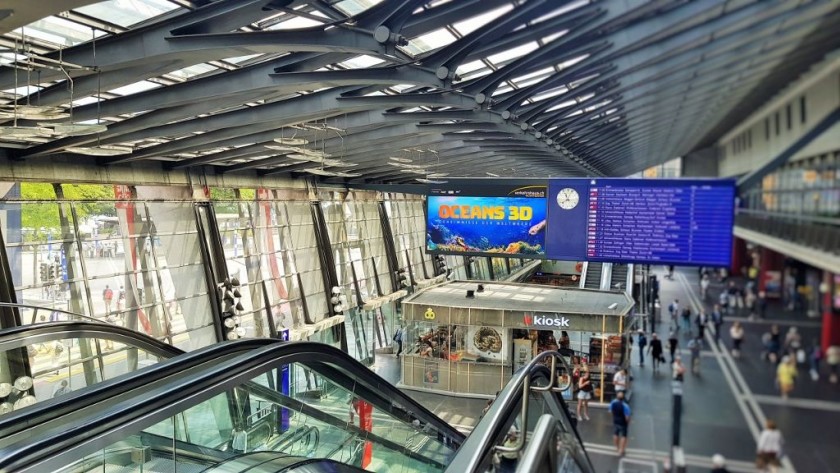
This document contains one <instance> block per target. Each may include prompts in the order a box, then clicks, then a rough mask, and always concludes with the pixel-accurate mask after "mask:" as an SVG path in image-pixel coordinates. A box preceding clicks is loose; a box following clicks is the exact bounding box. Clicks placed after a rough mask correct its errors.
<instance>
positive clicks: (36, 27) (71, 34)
mask: <svg viewBox="0 0 840 473" xmlns="http://www.w3.org/2000/svg"><path fill="white" fill-rule="evenodd" d="M18 31H19V30H18ZM23 34H24V35H26V36H30V37H32V38H37V39H39V40H41V41H46V42H47V43H52V44H55V45H58V46H75V45H77V44H81V43H84V42H86V41H90V40H91V39H92V35H91V29H90V27H88V26H82V25H80V24H78V23H75V22H73V21H69V20H65V19H64V18H59V17H57V16H48V17H46V18H43V19H40V20H38V21H36V22H34V23H30V24H28V25H26V26H25V27H24V28H23ZM94 34H96V36H97V37H100V36H103V35H105V34H106V33H105V32H104V31H100V30H94Z"/></svg>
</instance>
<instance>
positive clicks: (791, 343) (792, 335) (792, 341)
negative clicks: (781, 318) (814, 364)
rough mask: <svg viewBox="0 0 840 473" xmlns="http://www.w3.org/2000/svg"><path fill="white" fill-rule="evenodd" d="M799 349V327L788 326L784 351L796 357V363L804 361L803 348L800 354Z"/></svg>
mask: <svg viewBox="0 0 840 473" xmlns="http://www.w3.org/2000/svg"><path fill="white" fill-rule="evenodd" d="M800 350H802V335H800V334H799V329H797V328H796V327H790V328H789V329H788V331H787V334H786V335H785V352H786V353H788V354H790V355H791V356H793V357H794V358H796V361H797V362H798V363H802V362H804V361H805V352H804V350H803V352H802V354H800V353H799V351H800ZM800 360H801V361H800Z"/></svg>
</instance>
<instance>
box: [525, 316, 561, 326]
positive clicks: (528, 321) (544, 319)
mask: <svg viewBox="0 0 840 473" xmlns="http://www.w3.org/2000/svg"><path fill="white" fill-rule="evenodd" d="M523 321H524V322H525V325H526V326H528V327H554V328H569V318H568V317H560V316H550V315H537V314H534V315H532V314H525V317H524V318H523Z"/></svg>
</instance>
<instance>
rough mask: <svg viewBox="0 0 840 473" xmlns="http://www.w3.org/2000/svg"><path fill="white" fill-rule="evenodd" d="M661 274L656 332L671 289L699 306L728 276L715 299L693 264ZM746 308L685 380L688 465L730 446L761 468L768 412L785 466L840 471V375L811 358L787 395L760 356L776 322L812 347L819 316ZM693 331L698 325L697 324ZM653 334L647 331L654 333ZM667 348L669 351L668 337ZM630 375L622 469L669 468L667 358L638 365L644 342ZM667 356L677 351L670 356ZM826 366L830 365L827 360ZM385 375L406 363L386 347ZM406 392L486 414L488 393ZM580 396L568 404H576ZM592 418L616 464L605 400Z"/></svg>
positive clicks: (438, 408) (462, 421)
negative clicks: (758, 452) (736, 346)
mask: <svg viewBox="0 0 840 473" xmlns="http://www.w3.org/2000/svg"><path fill="white" fill-rule="evenodd" d="M656 274H657V275H658V277H659V280H660V300H661V301H662V307H663V314H662V315H661V321H660V322H659V323H658V324H657V327H656V329H657V333H658V334H659V335H660V337H661V338H663V339H664V340H667V338H668V331H669V326H670V323H669V320H668V319H669V316H668V314H667V309H665V308H666V307H667V305H668V304H669V303H670V302H671V301H673V300H674V299H679V300H680V305H681V307H686V305H687V304H691V305H690V307H691V308H692V313H693V314H696V313H697V309H698V308H699V307H700V304H703V306H704V307H705V309H706V310H710V309H711V305H712V304H713V302H712V301H716V300H717V296H718V294H719V292H720V291H721V290H723V289H724V287H725V286H724V283H718V282H716V281H713V282H712V285H711V287H710V289H709V300H708V301H706V302H703V301H701V300H700V295H699V292H700V291H699V274H698V272H697V271H696V270H695V269H693V268H685V269H678V270H677V271H676V272H675V276H674V279H673V280H668V279H665V278H664V277H663V275H664V271H660V272H657V273H656ZM745 315H746V314H739V313H735V314H731V315H727V316H726V317H725V320H726V323H724V326H723V330H722V335H721V342H720V345H719V347H716V348H714V349H713V347H712V346H711V344H710V342H711V337H707V339H706V340H705V342H704V347H703V351H702V355H701V369H700V374H699V376H694V375H691V374H688V375H687V376H686V380H685V383H684V397H683V417H682V427H681V444H682V446H683V449H684V452H685V454H686V463H687V471H688V472H689V473H700V472H708V471H710V470H711V456H712V455H714V454H715V453H720V454H722V455H724V456H725V457H726V459H727V468H728V469H729V471H731V472H733V473H735V472H754V471H756V469H755V467H754V460H755V443H756V439H757V436H758V433H759V431H760V429H761V426H762V425H763V420H764V419H765V418H770V419H774V420H775V421H776V422H777V423H778V424H779V427H780V429H781V431H782V434H783V435H784V438H785V452H786V454H787V458H788V462H787V465H788V467H789V468H788V469H787V470H786V471H788V472H790V471H796V472H799V473H812V472H813V473H826V472H835V471H836V472H840V448H838V446H840V429H838V427H837V426H840V384H830V383H828V381H827V379H826V376H825V373H823V376H822V378H821V379H820V380H819V381H818V382H813V381H811V379H810V377H809V376H808V367H807V366H800V367H799V377H798V380H797V383H796V387H795V389H794V391H793V393H792V396H791V398H790V399H789V400H788V401H783V400H781V398H780V397H779V395H778V392H777V390H776V388H775V382H774V376H775V367H774V366H773V365H771V364H770V363H767V362H765V361H762V359H761V356H760V353H761V343H760V340H761V335H762V334H763V333H764V332H766V331H769V329H770V325H771V324H772V323H778V324H779V326H780V328H781V329H782V332H783V333H785V332H786V331H787V329H788V327H790V326H791V325H796V326H797V327H798V329H799V331H800V333H802V339H803V342H804V344H805V346H806V347H810V344H811V340H812V339H818V338H819V331H820V322H819V320H813V319H808V318H806V317H804V316H802V315H799V314H794V313H791V312H787V311H785V310H783V308H781V307H780V306H779V305H776V304H773V303H771V304H770V305H769V306H768V311H767V318H766V320H755V321H750V320H748V319H747V318H746V317H745ZM735 320H739V321H741V322H742V324H744V328H745V332H746V336H745V341H744V344H743V346H742V356H741V358H740V359H737V360H735V359H733V358H732V357H731V355H730V354H729V352H728V349H729V347H730V339H729V335H728V334H729V327H730V326H731V323H732V322H733V321H735ZM694 330H695V332H696V328H695V329H694ZM707 332H708V333H711V331H709V330H707ZM679 338H680V353H681V355H682V357H683V360H684V362H686V363H687V360H688V358H689V354H688V351H687V350H684V345H685V344H686V343H687V341H688V338H687V337H686V336H685V334H680V337H679ZM648 340H650V335H649V334H648ZM665 355H666V358H668V353H667V347H666V354H665ZM631 359H632V363H631V375H632V376H633V384H632V400H631V404H630V405H631V408H632V410H633V421H632V424H631V427H630V439H629V442H628V448H627V453H626V455H625V457H624V458H625V460H624V462H625V470H624V471H628V472H629V471H634V472H639V473H641V472H651V471H654V470H652V469H650V468H649V467H648V468H645V467H644V466H638V467H636V468H635V469H633V468H631V466H630V463H633V462H637V463H638V464H640V465H641V464H651V463H655V464H656V465H657V468H658V469H657V470H655V471H659V472H661V471H663V470H662V465H663V461H664V460H665V459H666V458H667V457H668V452H669V449H670V444H671V410H672V395H671V370H670V367H669V365H663V366H662V367H661V368H660V371H659V373H656V374H654V373H653V369H652V366H651V365H650V359H649V356H647V355H646V356H645V361H646V363H645V366H644V367H641V366H639V358H638V347H636V346H634V347H633V351H632V353H631ZM668 361H669V362H670V359H669V360H668ZM823 368H824V369H825V367H823ZM372 369H374V370H375V371H376V372H377V373H378V374H379V375H380V376H383V377H384V378H385V379H387V380H388V381H389V382H391V383H394V384H396V383H397V382H398V381H399V369H400V368H399V363H398V361H397V360H396V357H394V355H387V354H379V355H377V357H376V363H375V364H374V366H373V367H372ZM405 392H406V393H408V394H409V395H411V396H412V397H413V398H414V399H416V400H418V401H419V402H421V403H423V404H424V405H425V406H426V407H428V408H429V409H430V410H432V411H433V412H435V413H436V414H438V415H439V416H441V417H442V418H443V419H444V420H446V421H448V422H450V423H451V424H453V426H455V427H456V428H458V429H459V430H462V431H463V432H465V433H466V432H469V431H470V430H471V429H472V427H473V426H474V425H475V424H476V423H477V422H478V420H479V419H480V417H481V410H482V409H483V407H484V404H485V402H486V401H484V400H480V399H465V398H458V397H451V396H442V395H436V394H430V393H424V392H418V391H412V390H406V391H405ZM575 407H576V406H575V404H574V403H572V404H570V408H571V409H572V410H574V409H575ZM590 418H591V420H590V421H582V422H580V423H579V424H578V430H579V432H580V436H581V438H582V439H583V441H584V442H585V444H586V447H587V452H588V454H589V457H590V459H591V460H592V462H593V464H594V466H595V470H596V471H598V472H599V473H601V472H613V473H617V472H619V460H620V459H619V458H618V456H617V455H616V453H615V448H614V446H613V443H612V421H611V418H610V416H609V414H608V412H607V411H606V410H605V409H603V408H598V407H592V408H591V410H590Z"/></svg>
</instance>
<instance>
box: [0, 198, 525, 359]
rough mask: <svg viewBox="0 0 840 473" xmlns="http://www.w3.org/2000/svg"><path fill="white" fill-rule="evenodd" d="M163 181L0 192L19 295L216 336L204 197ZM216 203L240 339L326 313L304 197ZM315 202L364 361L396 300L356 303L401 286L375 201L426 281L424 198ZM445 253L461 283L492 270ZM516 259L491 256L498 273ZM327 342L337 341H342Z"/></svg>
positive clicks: (407, 261)
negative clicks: (366, 306)
mask: <svg viewBox="0 0 840 473" xmlns="http://www.w3.org/2000/svg"><path fill="white" fill-rule="evenodd" d="M140 189H141V188H139V187H138V192H139V191H140ZM150 189H151V190H150ZM168 189H170V188H159V189H158V188H155V189H152V188H143V192H142V193H141V195H144V196H145V197H147V198H145V199H137V198H136V197H134V195H135V194H133V192H134V191H133V190H131V189H130V188H128V187H126V186H110V185H71V184H64V185H61V186H54V185H53V184H49V183H24V184H17V185H16V186H15V187H13V190H12V192H10V193H9V194H8V195H7V196H6V198H5V199H4V200H2V201H0V212H2V213H0V215H3V216H4V217H5V218H4V219H3V225H4V228H3V230H4V238H5V245H6V252H7V255H8V258H9V263H8V264H9V265H10V267H11V270H12V271H11V273H12V275H13V280H14V285H15V290H16V292H17V300H18V302H22V303H24V304H31V305H35V306H39V307H47V308H55V309H60V310H66V311H69V312H74V313H78V314H81V315H84V316H88V317H93V318H95V319H97V320H101V321H104V322H109V323H113V324H119V325H123V326H126V327H129V328H132V329H135V330H138V331H140V332H143V333H146V334H149V335H151V336H153V337H156V338H158V339H161V340H164V341H166V342H168V343H171V344H174V345H176V346H178V347H180V348H183V349H186V350H192V349H195V348H198V347H202V346H206V345H209V344H212V343H215V342H216V341H217V340H216V335H215V328H214V327H213V317H212V310H211V304H212V303H213V302H212V301H213V300H214V298H213V297H212V296H211V294H212V291H214V290H215V289H214V288H210V289H208V287H207V279H206V273H205V263H206V262H205V261H204V260H205V258H206V257H207V256H206V255H204V254H203V252H202V245H203V242H202V239H201V238H202V236H201V235H200V234H199V226H198V225H197V223H196V209H197V206H206V205H208V204H207V203H203V202H200V201H196V200H195V199H193V198H192V195H191V193H190V191H189V189H187V188H175V187H173V188H171V189H177V191H172V192H170V191H169V190H168ZM159 190H160V191H161V192H158V191H159ZM157 195H161V198H160V199H152V198H153V197H155V196H157ZM116 196H119V198H117V197H116ZM210 198H211V200H210V202H209V205H210V206H212V209H213V212H214V214H215V217H216V223H217V225H218V231H219V235H218V238H219V240H218V241H219V243H220V244H221V247H222V249H223V254H224V260H225V261H224V264H226V266H227V271H228V274H229V275H230V276H231V277H233V278H236V279H237V280H238V281H239V282H240V287H239V292H240V293H241V296H242V297H241V300H240V301H241V303H242V306H243V309H244V310H243V311H242V312H241V313H240V318H241V326H242V327H243V328H245V333H246V335H245V336H247V337H269V336H273V335H276V334H275V333H272V330H271V326H272V324H271V323H269V314H270V316H271V317H272V320H273V322H274V324H273V325H274V326H275V327H277V328H278V329H282V328H297V327H301V326H303V325H304V324H306V323H307V322H309V323H312V322H317V321H319V320H322V319H323V318H325V317H326V316H327V314H328V306H327V304H328V301H327V298H326V295H325V288H324V280H323V277H322V274H321V269H322V268H321V264H322V263H321V259H320V258H319V248H318V246H317V244H316V240H315V228H314V225H313V218H312V207H311V205H312V202H311V201H310V196H309V194H308V192H307V191H303V190H281V189H277V190H266V189H211V190H210ZM318 198H319V204H318V205H319V206H320V211H321V212H322V213H323V215H324V219H325V224H326V227H327V232H328V235H327V236H328V237H329V240H330V243H331V246H332V249H333V258H334V261H335V264H336V274H337V275H338V278H339V281H340V285H341V286H342V287H343V294H344V296H345V297H346V299H347V302H348V303H347V306H348V311H346V312H345V314H346V315H347V314H350V313H351V312H350V309H351V308H353V310H356V312H353V313H352V317H350V319H351V320H349V321H348V323H349V324H350V325H348V326H347V328H348V330H350V334H351V335H352V336H353V337H356V336H358V338H359V340H360V343H362V346H361V347H359V348H358V350H357V351H358V353H356V354H357V355H358V357H359V359H362V358H369V357H370V355H371V353H372V350H373V349H375V348H384V347H388V346H390V345H391V344H392V337H393V333H394V331H395V330H396V327H397V326H398V325H399V323H400V322H399V307H398V303H388V304H385V305H383V306H382V307H380V308H377V309H375V310H372V311H367V312H363V311H361V309H355V308H356V307H357V306H358V303H359V301H360V300H361V301H362V302H363V301H366V300H369V299H371V298H374V297H378V296H383V295H387V294H390V293H393V292H394V291H395V290H397V289H399V288H394V287H392V278H391V274H390V270H391V268H390V267H389V265H388V257H387V251H388V247H389V245H386V241H385V232H384V230H383V225H382V221H381V217H380V212H379V205H380V202H382V201H383V199H384V206H385V209H386V214H387V218H388V224H389V225H390V229H391V233H392V234H393V237H394V241H393V247H394V249H395V253H396V254H395V256H396V258H397V264H398V265H399V266H400V267H407V266H408V267H410V268H411V271H412V274H413V276H414V278H415V279H422V278H428V277H433V276H434V266H433V264H432V257H431V256H430V255H427V254H426V253H425V248H424V243H425V240H424V234H425V218H424V203H423V198H422V196H407V195H402V194H387V195H384V196H383V195H382V194H378V193H374V192H366V191H341V192H337V191H322V192H321V193H320V195H319V196H318ZM208 238H209V240H208V241H210V242H212V241H215V237H212V236H211V237H208ZM443 261H445V263H446V266H447V269H448V270H449V271H451V273H452V275H451V278H453V279H467V276H468V271H467V264H470V265H471V274H472V277H473V278H474V279H490V277H491V271H490V266H489V265H490V264H491V263H490V261H491V260H490V259H489V258H475V257H463V256H454V255H447V256H445V257H444V258H443ZM468 261H471V263H468ZM515 267H517V264H516V263H515V262H514V264H513V265H509V263H508V262H506V261H505V260H503V259H500V258H495V259H493V260H492V269H493V271H492V273H493V275H494V276H495V277H496V278H502V277H504V276H506V275H507V274H508V273H509V270H512V269H513V268H515ZM354 273H355V281H354ZM357 291H358V293H357ZM304 300H305V307H304ZM304 309H306V311H304ZM305 313H308V316H309V319H308V320H306V318H305V315H306V314H305ZM22 315H23V318H24V323H27V324H29V323H34V322H39V321H49V320H63V319H64V318H66V317H65V316H64V315H62V314H61V313H59V312H55V313H50V312H45V311H41V312H39V313H38V318H39V319H41V320H35V317H34V312H33V311H27V310H23V311H22ZM329 337H330V340H333V343H336V340H339V339H340V337H336V336H335V334H331V335H330V336H329ZM354 343H355V342H353V343H351V345H353V344H354ZM103 349H104V350H108V349H109V348H107V347H105V348H103Z"/></svg>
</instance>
